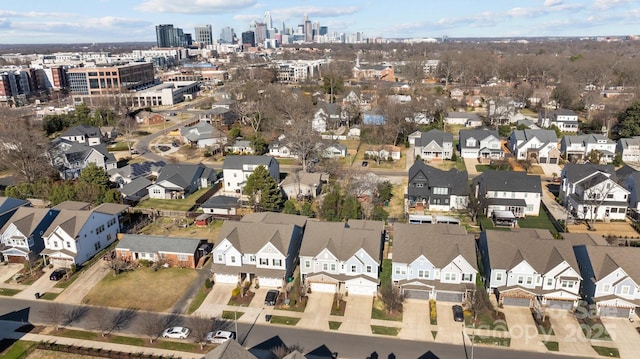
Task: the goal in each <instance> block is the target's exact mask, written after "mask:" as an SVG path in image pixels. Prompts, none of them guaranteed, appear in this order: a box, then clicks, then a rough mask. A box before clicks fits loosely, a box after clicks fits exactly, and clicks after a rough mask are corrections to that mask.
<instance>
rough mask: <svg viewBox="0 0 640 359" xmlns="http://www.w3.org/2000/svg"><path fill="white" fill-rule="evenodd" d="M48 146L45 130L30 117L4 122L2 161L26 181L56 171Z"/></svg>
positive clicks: (0, 142) (0, 148)
mask: <svg viewBox="0 0 640 359" xmlns="http://www.w3.org/2000/svg"><path fill="white" fill-rule="evenodd" d="M48 148H49V142H48V140H47V138H46V137H45V136H44V133H43V132H42V131H41V130H40V128H38V127H36V126H35V125H34V123H32V122H31V121H29V120H25V119H13V120H9V121H7V122H3V123H1V124H0V162H2V163H3V165H4V166H6V167H7V168H8V169H9V170H10V171H11V172H13V173H14V174H15V175H17V176H18V177H20V178H22V179H23V180H25V181H26V182H29V183H33V182H35V181H36V180H37V179H39V178H42V177H48V176H50V175H51V174H52V173H53V172H54V170H53V167H52V166H51V164H50V162H49V160H48V159H47V158H46V153H47V150H48Z"/></svg>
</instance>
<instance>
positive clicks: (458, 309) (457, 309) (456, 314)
mask: <svg viewBox="0 0 640 359" xmlns="http://www.w3.org/2000/svg"><path fill="white" fill-rule="evenodd" d="M451 309H452V310H453V320H455V321H456V322H464V310H462V306H460V305H454V306H453V307H451Z"/></svg>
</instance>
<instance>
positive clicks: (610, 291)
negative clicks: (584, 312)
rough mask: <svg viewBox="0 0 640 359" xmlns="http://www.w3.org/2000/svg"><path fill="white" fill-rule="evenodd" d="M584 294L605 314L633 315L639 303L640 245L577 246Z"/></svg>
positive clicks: (626, 316)
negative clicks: (635, 246) (639, 264)
mask: <svg viewBox="0 0 640 359" xmlns="http://www.w3.org/2000/svg"><path fill="white" fill-rule="evenodd" d="M574 252H575V255H576V259H577V261H578V263H579V267H580V269H581V273H582V277H583V278H584V280H583V281H582V288H581V291H582V295H584V296H585V298H586V299H587V301H588V302H589V303H590V304H594V305H595V307H596V314H597V315H600V316H603V317H619V318H629V319H634V312H637V310H638V309H637V308H639V307H640V266H638V263H639V262H640V248H634V247H610V246H589V245H581V246H575V247H574Z"/></svg>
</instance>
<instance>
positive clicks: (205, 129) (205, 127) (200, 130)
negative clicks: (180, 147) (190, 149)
mask: <svg viewBox="0 0 640 359" xmlns="http://www.w3.org/2000/svg"><path fill="white" fill-rule="evenodd" d="M180 135H182V136H184V137H185V138H186V139H188V140H189V141H191V142H198V141H200V140H205V139H210V138H220V137H225V138H226V135H225V134H224V133H222V132H221V131H220V130H218V129H217V128H215V127H213V126H212V125H210V124H208V123H206V122H199V123H197V124H196V125H193V126H190V127H182V128H181V129H180Z"/></svg>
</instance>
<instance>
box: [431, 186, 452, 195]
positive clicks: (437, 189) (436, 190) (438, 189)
mask: <svg viewBox="0 0 640 359" xmlns="http://www.w3.org/2000/svg"><path fill="white" fill-rule="evenodd" d="M448 193H449V189H448V188H446V187H433V194H448Z"/></svg>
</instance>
